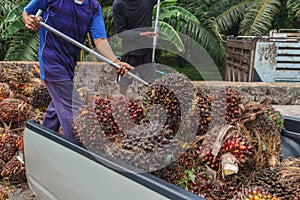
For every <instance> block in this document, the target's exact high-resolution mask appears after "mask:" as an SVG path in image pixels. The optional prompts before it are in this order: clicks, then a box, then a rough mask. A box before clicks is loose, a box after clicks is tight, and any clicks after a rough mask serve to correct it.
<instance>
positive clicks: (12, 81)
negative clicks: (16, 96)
mask: <svg viewBox="0 0 300 200" xmlns="http://www.w3.org/2000/svg"><path fill="white" fill-rule="evenodd" d="M3 73H4V74H3V75H2V76H1V80H0V81H1V82H4V83H7V84H9V86H10V88H11V90H13V91H18V90H19V88H20V87H22V86H24V85H25V84H27V83H28V82H30V79H31V78H32V77H33V74H31V72H30V71H28V70H26V69H25V68H24V67H21V66H18V65H13V66H10V67H5V68H3Z"/></svg>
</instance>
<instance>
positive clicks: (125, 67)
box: [114, 60, 134, 76]
mask: <svg viewBox="0 0 300 200" xmlns="http://www.w3.org/2000/svg"><path fill="white" fill-rule="evenodd" d="M114 63H116V64H117V65H119V66H120V67H121V68H120V69H117V70H116V72H117V73H118V74H119V75H121V76H123V75H125V74H127V73H128V71H129V70H134V67H132V66H131V65H129V64H128V63H126V62H121V61H119V60H116V61H114Z"/></svg>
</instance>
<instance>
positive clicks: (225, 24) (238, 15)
mask: <svg viewBox="0 0 300 200" xmlns="http://www.w3.org/2000/svg"><path fill="white" fill-rule="evenodd" d="M219 2H220V3H218V4H214V6H215V7H214V8H213V9H212V12H214V13H213V14H212V15H213V16H215V18H216V23H217V25H218V26H219V29H220V31H221V32H223V33H224V32H226V31H227V30H229V29H230V28H232V27H233V26H234V25H236V24H238V22H239V21H240V20H241V19H242V18H243V15H244V13H245V10H246V9H247V8H248V7H249V6H250V5H251V4H252V3H253V0H244V1H238V3H236V4H233V3H235V2H234V1H231V0H228V2H227V1H219ZM224 4H225V5H224ZM224 8H226V10H225V9H224Z"/></svg>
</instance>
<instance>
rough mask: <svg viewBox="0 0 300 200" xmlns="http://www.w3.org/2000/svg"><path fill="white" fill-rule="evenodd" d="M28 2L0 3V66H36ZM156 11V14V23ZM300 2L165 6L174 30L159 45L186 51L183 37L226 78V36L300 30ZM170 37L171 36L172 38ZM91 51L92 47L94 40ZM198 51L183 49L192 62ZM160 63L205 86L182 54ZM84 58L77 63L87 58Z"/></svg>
mask: <svg viewBox="0 0 300 200" xmlns="http://www.w3.org/2000/svg"><path fill="white" fill-rule="evenodd" d="M28 2H29V0H12V1H6V0H0V5H1V7H0V32H1V37H0V43H1V46H0V60H2V61H37V60H38V57H37V50H38V42H39V33H38V32H34V33H33V32H30V31H28V30H26V29H25V28H24V25H23V23H22V21H21V13H22V11H23V9H24V6H25V5H26V4H27V3H28ZM99 2H100V4H101V6H102V9H103V16H104V19H105V25H106V29H107V34H108V36H109V37H110V36H113V35H115V34H116V32H115V28H114V23H113V17H112V7H111V5H112V3H113V0H99ZM155 13H156V10H154V12H153V21H154V20H155V16H156V14H155ZM299 16H300V0H210V1H209V0H162V1H161V10H160V19H159V20H160V23H159V24H160V27H164V28H166V29H169V30H170V31H168V34H165V35H164V34H163V37H162V38H161V39H160V42H163V41H169V42H171V43H172V45H174V46H175V47H176V48H177V49H178V50H179V51H180V50H183V47H182V43H181V41H180V38H178V34H176V33H181V34H185V35H187V36H189V37H191V38H192V39H193V40H195V41H196V42H198V43H199V44H200V45H201V46H202V47H203V48H204V49H205V50H206V51H207V52H208V54H209V55H210V56H211V58H212V59H213V61H214V62H215V64H216V66H217V67H218V68H219V70H220V72H221V74H223V72H224V66H225V48H226V46H225V45H226V36H229V35H233V36H237V35H242V36H262V35H268V34H269V31H270V30H273V29H298V28H300V24H299V22H300V21H299ZM170 33H171V34H170ZM86 45H87V46H89V47H91V48H92V47H93V44H92V42H91V41H90V39H89V38H88V39H87V42H86ZM193 51H194V49H192V48H189V47H184V51H183V52H182V53H183V54H184V55H185V56H188V55H190V54H191V52H193ZM156 55H157V57H156V58H157V62H158V63H162V64H166V65H168V66H171V67H172V68H174V70H177V71H180V72H183V73H185V74H186V75H187V76H188V77H189V78H190V79H192V80H201V76H200V75H199V74H197V73H195V69H194V68H193V66H191V65H190V64H189V63H187V62H186V61H185V60H184V59H182V57H181V56H180V54H174V53H172V52H164V51H163V50H157V54H156ZM85 56H86V55H85V53H84V52H82V54H81V56H80V57H79V58H78V60H83V59H84V58H85Z"/></svg>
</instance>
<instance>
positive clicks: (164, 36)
mask: <svg viewBox="0 0 300 200" xmlns="http://www.w3.org/2000/svg"><path fill="white" fill-rule="evenodd" d="M152 26H154V21H153V22H152ZM158 26H159V40H164V41H168V42H171V43H172V44H173V45H174V47H175V48H176V50H173V51H179V52H182V51H183V50H184V45H183V43H182V41H181V39H180V37H179V35H178V33H177V32H176V31H175V29H174V28H173V27H172V26H170V25H169V24H168V23H166V22H163V21H159V23H158ZM158 44H159V43H158ZM162 48H166V47H162ZM168 50H169V49H168Z"/></svg>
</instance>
